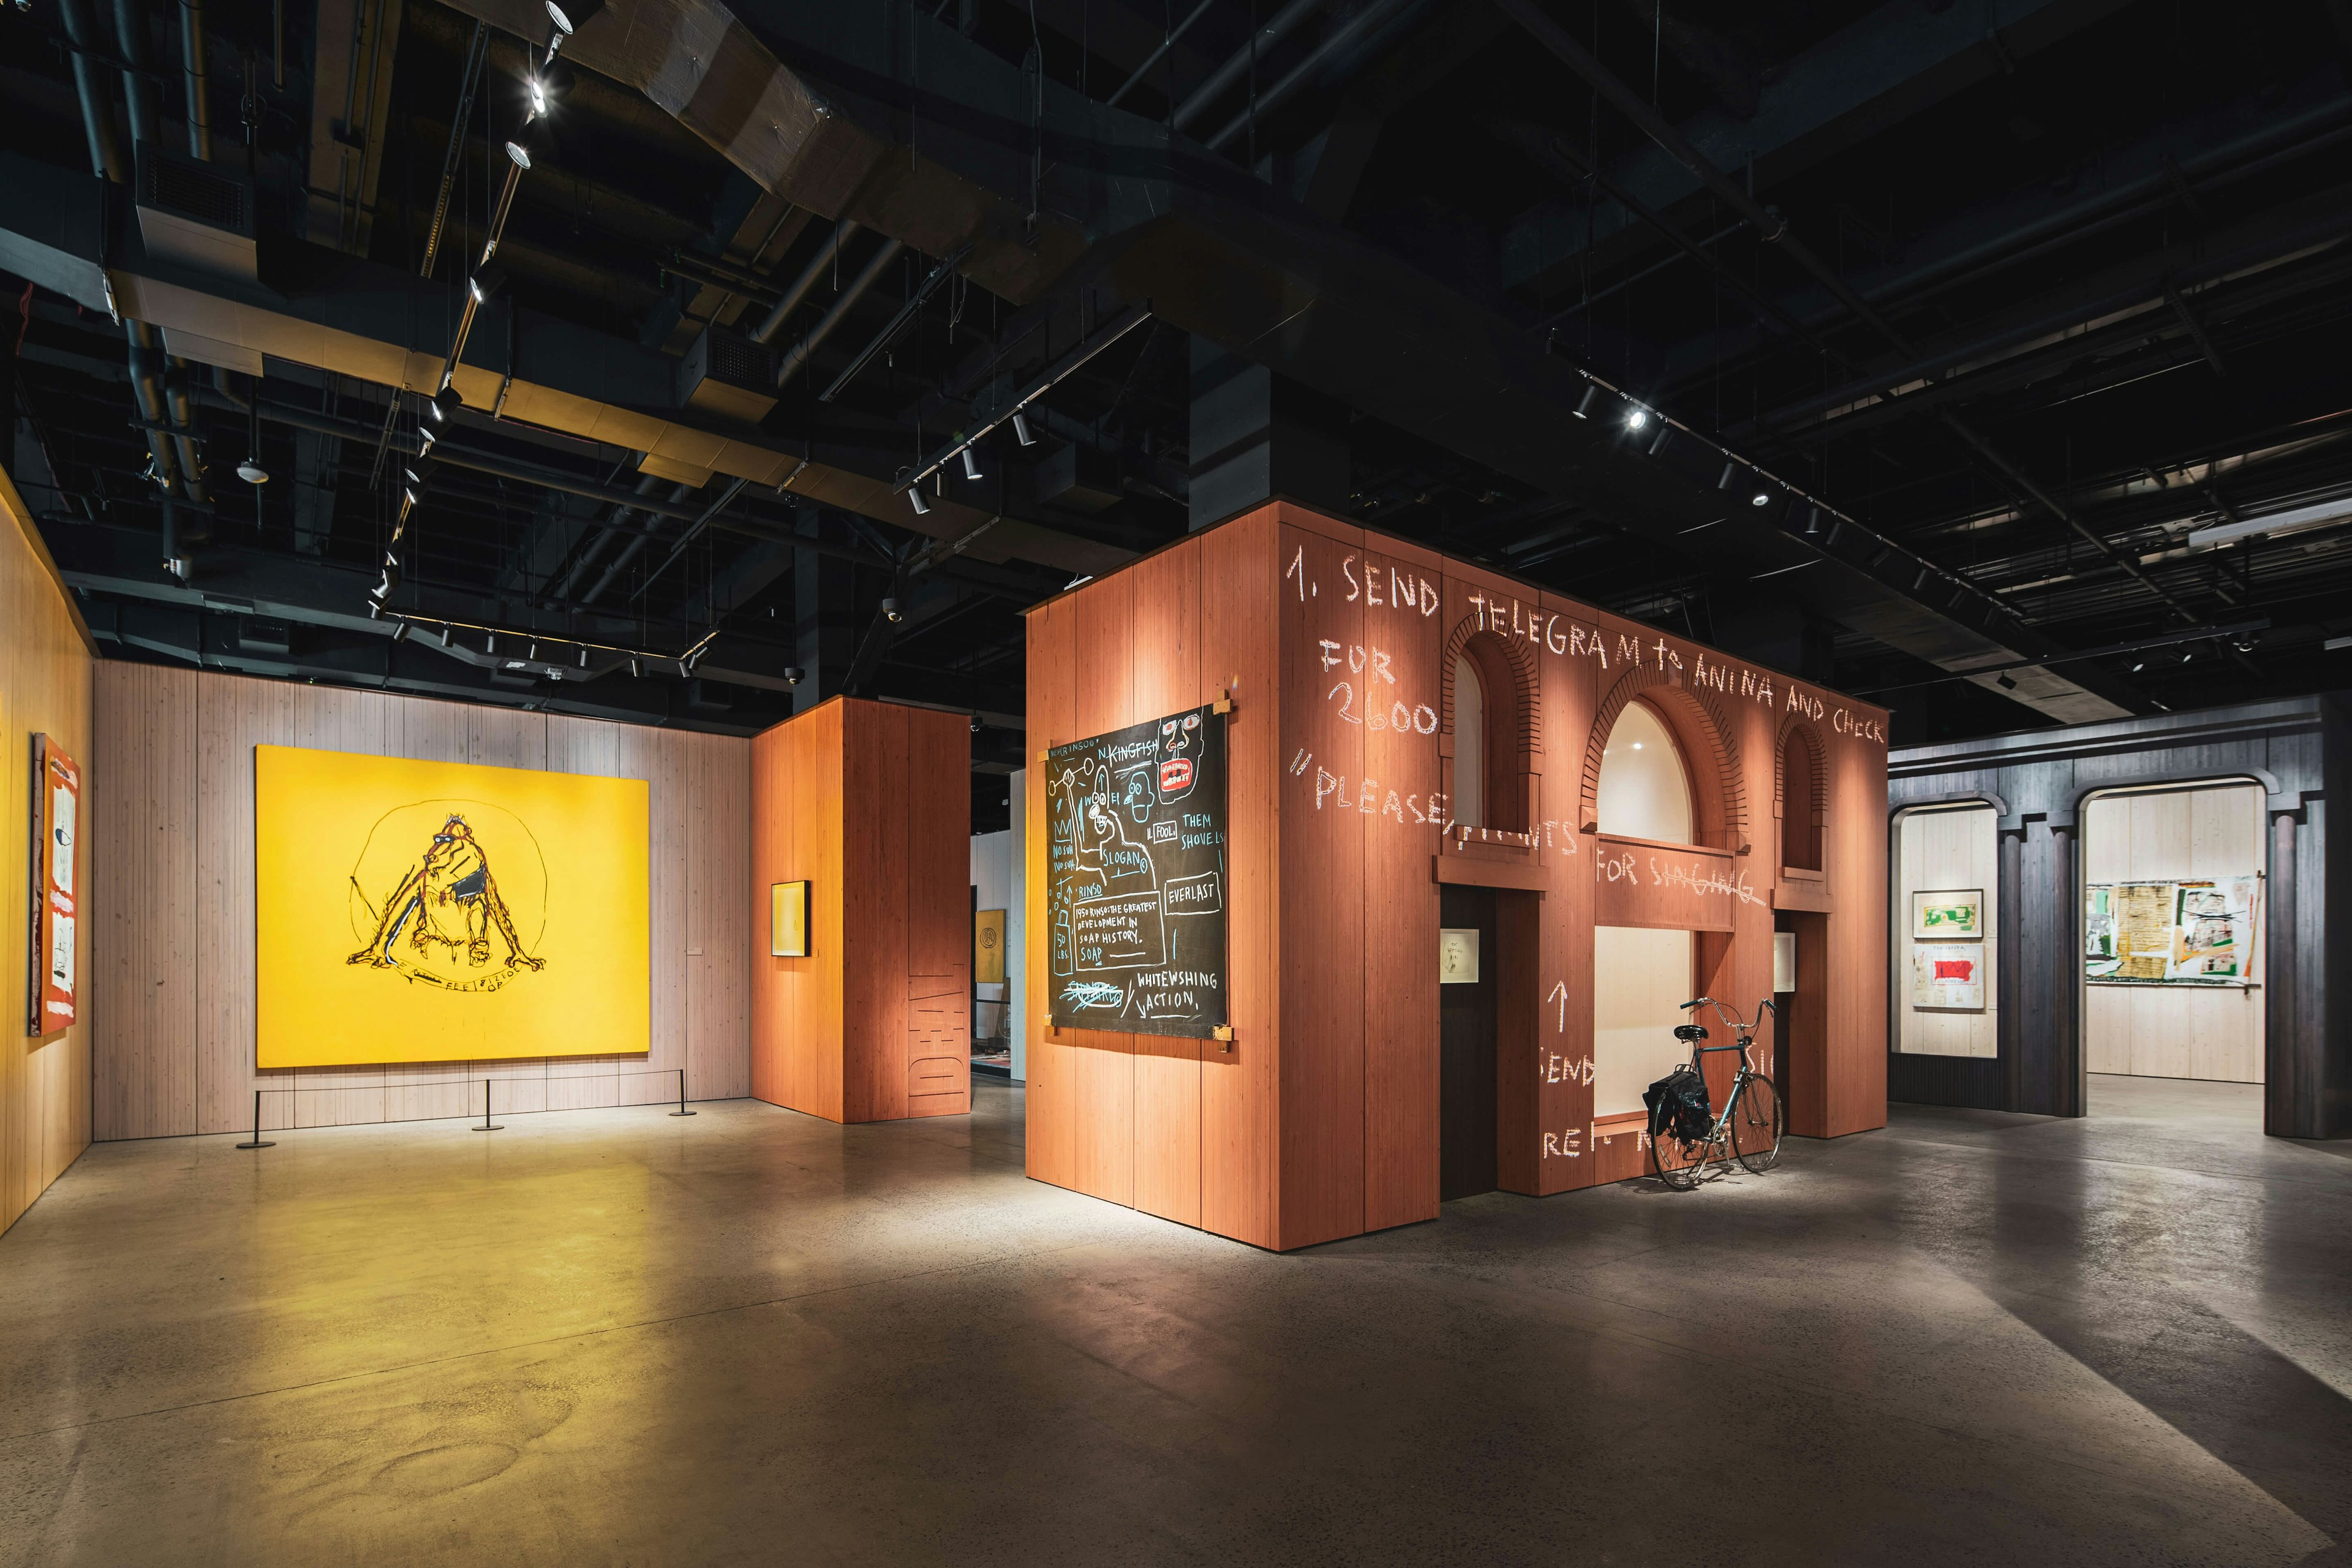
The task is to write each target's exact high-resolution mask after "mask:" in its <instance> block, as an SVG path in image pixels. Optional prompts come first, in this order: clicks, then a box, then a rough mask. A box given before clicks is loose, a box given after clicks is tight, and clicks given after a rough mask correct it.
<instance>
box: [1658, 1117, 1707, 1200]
mask: <svg viewBox="0 0 2352 1568" xmlns="http://www.w3.org/2000/svg"><path fill="white" fill-rule="evenodd" d="M1709 1147H1710V1145H1709V1144H1708V1142H1706V1141H1705V1140H1701V1141H1698V1142H1686V1141H1685V1140H1684V1139H1681V1138H1678V1137H1676V1136H1675V1134H1674V1133H1672V1132H1666V1133H1664V1134H1662V1135H1660V1136H1658V1137H1656V1138H1653V1139H1651V1140H1650V1170H1651V1173H1653V1174H1654V1175H1655V1176H1656V1177H1657V1178H1658V1180H1660V1181H1662V1182H1664V1183H1665V1184H1666V1185H1668V1186H1670V1187H1672V1188H1674V1189H1675V1191H1676V1192H1678V1193H1686V1192H1689V1191H1690V1190H1691V1189H1692V1188H1693V1187H1696V1186H1697V1185H1698V1184H1699V1178H1700V1177H1701V1176H1702V1175H1704V1174H1705V1173H1706V1156H1707V1151H1708V1149H1709Z"/></svg>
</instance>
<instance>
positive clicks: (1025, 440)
mask: <svg viewBox="0 0 2352 1568" xmlns="http://www.w3.org/2000/svg"><path fill="white" fill-rule="evenodd" d="M1013 439H1014V440H1016V441H1019V442H1020V443H1021V444H1022V445H1023V446H1024V447H1034V446H1035V445H1036V444H1037V437H1034V436H1032V435H1031V434H1029V416H1028V415H1027V414H1025V413H1024V412H1023V411H1022V410H1020V409H1018V408H1016V409H1014V410H1013Z"/></svg>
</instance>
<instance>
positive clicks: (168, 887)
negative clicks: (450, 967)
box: [86, 662, 252, 1138]
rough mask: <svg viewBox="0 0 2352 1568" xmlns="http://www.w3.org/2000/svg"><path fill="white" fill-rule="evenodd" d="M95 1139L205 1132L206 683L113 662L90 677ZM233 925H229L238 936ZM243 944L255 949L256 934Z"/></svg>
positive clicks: (181, 673) (185, 673) (186, 674)
mask: <svg viewBox="0 0 2352 1568" xmlns="http://www.w3.org/2000/svg"><path fill="white" fill-rule="evenodd" d="M93 676H94V681H95V698H96V704H97V713H96V719H97V744H96V746H95V747H94V754H93V755H92V756H91V758H90V759H89V772H90V794H91V805H93V806H94V807H95V809H94V811H93V812H92V823H91V826H92V828H93V829H94V830H95V831H94V832H93V834H92V837H91V858H92V862H93V864H92V867H91V871H92V876H91V886H90V914H91V917H92V918H91V921H90V926H89V931H90V939H91V940H90V946H89V956H88V960H87V962H88V964H89V968H88V970H87V972H86V973H88V975H89V980H90V982H91V995H90V1021H91V1024H92V1026H94V1032H93V1034H92V1036H91V1038H92V1039H93V1041H94V1042H96V1043H97V1052H98V1058H97V1059H98V1062H99V1066H100V1071H99V1073H98V1076H97V1077H96V1078H95V1079H93V1082H92V1097H93V1098H92V1105H91V1109H92V1112H93V1121H94V1125H93V1128H92V1134H93V1136H95V1137H99V1138H161V1137H169V1136H172V1135H173V1134H176V1133H184V1132H194V1131H196V1100H197V1089H196V1079H197V1074H196V1050H195V1047H196V1037H197V1034H196V1022H197V1014H198V1009H199V1000H198V995H197V976H198V974H199V973H200V970H199V968H198V960H199V955H200V945H201V944H200V942H199V938H198V931H197V920H198V900H197V858H196V824H197V816H198V805H197V792H196V703H195V693H196V679H197V677H196V675H195V673H194V671H193V670H184V669H171V668H165V667H163V666H161V665H134V664H117V663H113V662H107V663H103V664H100V666H98V668H96V670H95V671H94V672H93ZM234 929H235V928H234V926H232V927H231V930H232V931H234ZM246 945H247V947H248V948H249V947H250V946H251V945H252V943H251V939H250V937H249V936H248V938H247V943H246Z"/></svg>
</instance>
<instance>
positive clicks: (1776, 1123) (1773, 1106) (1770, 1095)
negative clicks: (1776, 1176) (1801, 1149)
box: [1731, 1073, 1787, 1176]
mask: <svg viewBox="0 0 2352 1568" xmlns="http://www.w3.org/2000/svg"><path fill="white" fill-rule="evenodd" d="M1786 1120H1787V1118H1786V1114H1785V1112H1784V1111H1783V1110H1782V1108H1781V1105H1780V1090H1779V1089H1775V1088H1773V1087H1772V1080H1771V1079H1769V1078H1766V1077H1765V1076H1764V1075H1763V1074H1762V1073H1757V1074H1754V1075H1753V1076H1751V1077H1750V1078H1748V1080H1747V1081H1746V1082H1745V1083H1742V1084H1741V1085H1740V1086H1739V1098H1738V1100H1734V1101H1733V1102H1732V1107H1731V1152H1733V1153H1734V1154H1736V1155H1738V1158H1739V1163H1740V1164H1741V1165H1743V1166H1745V1167H1746V1168H1747V1169H1748V1170H1750V1171H1753V1172H1754V1173H1756V1174H1758V1175H1759V1176H1760V1175H1762V1174H1763V1173H1765V1172H1767V1171H1769V1170H1770V1169H1771V1168H1772V1167H1773V1166H1774V1165H1775V1164H1777V1163H1779V1162H1780V1131H1781V1128H1782V1124H1783V1123H1784V1122H1785V1121H1786Z"/></svg>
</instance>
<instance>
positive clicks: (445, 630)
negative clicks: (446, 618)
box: [441, 626, 449, 647]
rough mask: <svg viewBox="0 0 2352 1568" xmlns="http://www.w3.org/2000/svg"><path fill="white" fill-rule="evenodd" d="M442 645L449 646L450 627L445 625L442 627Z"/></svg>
mask: <svg viewBox="0 0 2352 1568" xmlns="http://www.w3.org/2000/svg"><path fill="white" fill-rule="evenodd" d="M441 646H442V647H448V646H449V628H448V627H447V626H443V627H442V628H441Z"/></svg>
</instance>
